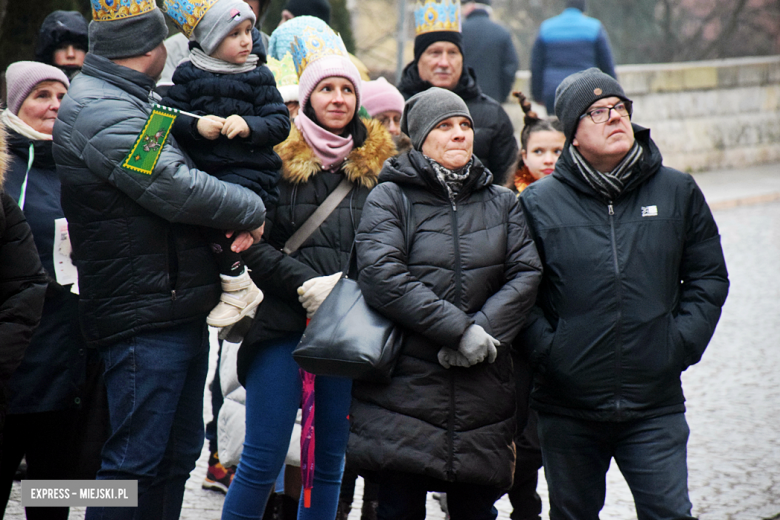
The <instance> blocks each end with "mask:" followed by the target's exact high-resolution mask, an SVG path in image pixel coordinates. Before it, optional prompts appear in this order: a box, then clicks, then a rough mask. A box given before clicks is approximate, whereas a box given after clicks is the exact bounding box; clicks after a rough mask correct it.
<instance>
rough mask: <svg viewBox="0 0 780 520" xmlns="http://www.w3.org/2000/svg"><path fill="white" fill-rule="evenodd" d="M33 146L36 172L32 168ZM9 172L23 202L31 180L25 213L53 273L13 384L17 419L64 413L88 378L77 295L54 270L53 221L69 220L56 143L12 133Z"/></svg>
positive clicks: (12, 190)
mask: <svg viewBox="0 0 780 520" xmlns="http://www.w3.org/2000/svg"><path fill="white" fill-rule="evenodd" d="M31 143H32V145H33V147H32V148H33V161H32V167H31V168H30V170H29V173H28V171H27V166H28V164H29V161H28V159H29V153H30V144H31ZM8 151H9V152H10V157H11V161H10V167H9V170H8V173H7V174H6V177H7V178H6V182H5V186H4V187H5V190H6V193H8V194H9V195H10V196H12V197H13V198H14V199H16V200H18V199H19V195H20V193H21V190H22V185H23V184H24V182H25V177H26V178H27V188H26V191H25V201H24V208H23V210H24V214H25V217H26V218H27V222H28V224H29V225H30V229H31V230H32V232H33V238H34V240H35V245H36V247H37V249H38V255H39V256H40V259H41V263H42V264H43V267H44V269H46V271H47V272H48V274H49V283H48V291H47V293H46V301H45V303H44V306H43V315H42V316H41V323H40V325H39V326H38V330H36V331H35V334H34V335H33V338H32V340H31V341H30V345H29V347H28V348H27V351H26V352H25V354H24V360H23V361H22V363H21V365H19V368H17V369H16V372H14V375H13V377H12V378H11V382H10V384H9V389H10V391H9V394H10V401H9V407H8V412H9V413H12V414H20V413H37V412H48V411H52V410H64V409H66V408H70V407H73V406H74V405H76V404H77V403H78V402H80V394H81V387H82V385H83V384H84V378H85V374H86V367H87V364H86V354H87V352H86V347H87V345H86V343H85V342H84V338H83V337H82V335H81V331H80V330H79V321H78V320H79V317H78V304H79V298H78V296H77V295H75V294H73V293H72V292H70V288H71V287H70V286H67V287H63V286H61V285H59V284H58V283H57V282H56V280H55V277H56V274H55V271H54V259H53V250H54V221H55V219H58V218H62V217H64V216H65V215H64V214H63V212H62V207H61V206H60V180H59V178H58V177H57V171H56V169H55V166H54V158H53V157H52V142H51V141H30V139H28V138H26V137H24V136H22V135H20V134H18V133H16V132H14V131H13V130H9V131H8Z"/></svg>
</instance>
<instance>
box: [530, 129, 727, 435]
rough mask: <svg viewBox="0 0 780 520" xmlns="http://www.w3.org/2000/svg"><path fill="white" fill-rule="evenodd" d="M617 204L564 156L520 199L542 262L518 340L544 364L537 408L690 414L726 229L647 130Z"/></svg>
mask: <svg viewBox="0 0 780 520" xmlns="http://www.w3.org/2000/svg"><path fill="white" fill-rule="evenodd" d="M634 133H635V136H636V139H637V142H639V144H640V145H641V146H642V148H643V150H644V153H643V155H642V158H641V159H640V162H639V163H638V164H637V166H635V169H634V172H633V174H632V176H631V180H630V181H629V183H628V184H627V186H626V188H625V189H624V191H623V192H622V194H621V195H620V196H619V197H618V198H617V199H616V200H614V201H612V202H611V203H610V201H607V200H604V199H602V198H601V197H600V196H599V195H598V194H597V193H596V192H595V191H594V190H593V189H592V188H591V187H590V185H589V184H588V183H587V182H586V181H585V179H584V178H583V177H582V175H581V174H580V173H579V171H578V169H577V167H576V166H575V165H574V163H573V159H572V157H571V153H570V152H569V151H568V149H566V150H565V151H564V153H563V155H562V156H561V158H560V159H559V160H558V162H557V164H556V165H555V172H554V173H553V174H552V175H551V176H549V177H546V178H544V179H542V180H540V181H537V182H534V183H533V184H531V185H530V186H529V187H528V188H526V189H525V190H524V191H523V193H522V194H521V196H520V201H521V204H522V205H523V208H524V209H525V214H526V217H527V218H528V225H529V227H530V229H531V232H532V233H533V235H534V240H535V241H536V246H537V248H538V249H539V255H540V256H541V258H542V262H543V264H544V278H543V280H542V285H541V287H540V288H539V299H538V302H537V305H538V307H536V308H535V309H534V311H533V312H532V317H533V318H532V319H531V320H529V326H528V328H527V329H526V330H524V331H523V333H522V334H521V336H520V338H519V340H520V344H522V345H524V346H525V347H526V348H527V349H528V350H529V352H530V354H531V359H532V361H533V363H534V364H535V368H536V372H535V374H536V375H535V385H534V390H533V393H532V396H531V399H532V406H533V407H534V408H536V409H538V410H540V411H544V412H548V413H555V414H561V415H568V416H572V417H577V418H581V419H588V420H597V421H626V420H633V419H641V418H648V417H654V416H659V415H664V414H668V413H675V412H682V411H684V410H685V405H684V403H685V398H684V397H683V392H682V386H681V384H680V373H681V372H682V371H683V370H685V369H686V368H687V367H688V366H689V365H691V364H693V363H696V362H698V361H699V359H700V358H701V356H702V354H703V353H704V349H705V348H706V347H707V343H709V341H710V338H711V337H712V334H713V332H714V330H715V325H716V324H717V323H718V319H719V318H720V312H721V307H722V306H723V303H724V302H725V300H726V294H727V293H728V287H729V281H728V274H727V272H726V263H725V260H724V258H723V251H722V250H721V246H720V236H719V235H718V228H717V226H716V225H715V221H714V220H713V218H712V214H711V213H710V210H709V207H708V206H707V203H706V201H705V200H704V196H703V195H702V192H701V190H700V189H699V188H698V186H696V182H695V181H694V180H693V178H692V177H691V176H690V175H687V174H684V173H681V172H678V171H676V170H673V169H671V168H667V167H665V166H663V164H662V157H661V153H660V152H659V151H658V148H657V147H656V146H655V143H653V141H652V140H651V139H650V132H649V130H646V129H643V128H641V127H639V126H637V125H634Z"/></svg>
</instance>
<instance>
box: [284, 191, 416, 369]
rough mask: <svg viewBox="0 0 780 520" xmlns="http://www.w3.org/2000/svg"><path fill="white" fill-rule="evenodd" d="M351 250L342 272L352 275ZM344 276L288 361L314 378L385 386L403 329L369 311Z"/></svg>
mask: <svg viewBox="0 0 780 520" xmlns="http://www.w3.org/2000/svg"><path fill="white" fill-rule="evenodd" d="M402 197H403V199H404V204H405V205H406V209H407V211H406V242H407V251H409V247H410V245H411V238H412V234H413V229H412V226H411V218H412V215H411V203H410V202H409V200H408V199H407V198H406V195H404V194H403V192H402ZM356 272H357V269H356V252H355V245H354V244H353V246H352V252H351V254H350V266H349V268H348V270H347V273H356ZM347 273H344V274H343V275H342V277H341V279H340V280H339V281H338V282H336V285H335V286H334V287H333V290H332V291H331V292H330V294H329V295H328V297H327V298H325V300H324V301H323V302H322V304H321V305H320V307H319V309H317V312H315V313H314V316H313V317H312V318H311V320H310V321H309V325H308V326H307V327H306V330H305V331H304V333H303V337H302V338H301V341H300V343H299V344H298V346H297V347H296V348H295V350H294V351H293V358H294V359H295V361H297V362H298V365H300V367H301V368H303V369H304V370H306V371H307V372H310V373H312V374H315V375H324V376H338V377H348V378H350V379H358V380H361V381H371V382H375V383H387V382H390V378H391V376H392V373H393V368H395V363H396V361H397V360H398V355H399V354H400V352H401V348H402V346H403V340H404V333H403V329H402V328H401V327H399V326H397V325H396V324H395V323H393V321H392V320H390V319H389V318H386V317H385V316H383V315H382V314H380V313H379V312H378V311H376V310H374V309H373V308H371V307H370V306H369V305H368V303H366V301H365V299H364V298H363V294H362V293H361V291H360V287H358V284H357V281H356V280H353V279H352V278H350V277H349V276H348V274H347Z"/></svg>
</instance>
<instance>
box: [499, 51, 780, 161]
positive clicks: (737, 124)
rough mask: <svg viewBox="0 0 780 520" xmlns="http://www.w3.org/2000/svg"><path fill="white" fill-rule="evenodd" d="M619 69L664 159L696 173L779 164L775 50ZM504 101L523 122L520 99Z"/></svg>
mask: <svg viewBox="0 0 780 520" xmlns="http://www.w3.org/2000/svg"><path fill="white" fill-rule="evenodd" d="M617 73H618V79H619V81H620V83H621V84H622V85H623V88H624V89H625V91H626V94H627V95H628V97H630V98H631V99H632V100H633V101H634V117H633V120H634V122H636V123H637V124H639V125H642V126H647V127H649V128H650V129H651V130H652V136H653V139H654V140H655V142H656V143H657V144H658V146H659V147H660V149H661V152H662V153H663V155H664V162H665V164H666V165H668V166H671V167H674V168H678V169H680V170H683V171H688V172H696V171H702V170H709V169H722V168H739V167H741V166H750V165H755V164H765V163H774V162H778V163H780V56H769V57H760V58H736V59H729V60H712V61H698V62H685V63H658V64H650V65H623V66H618V67H617ZM529 80H530V73H529V71H519V72H518V73H517V81H516V83H515V87H516V89H519V90H522V91H523V92H526V93H530V82H529ZM504 106H505V107H506V108H507V111H508V112H509V113H510V116H511V117H512V121H513V123H514V125H515V128H516V129H518V130H519V129H520V128H522V124H523V123H522V110H520V108H519V106H518V105H517V104H516V103H514V104H513V103H509V102H508V103H506V104H505V105H504ZM535 107H536V108H538V109H539V110H540V113H544V108H542V107H540V106H536V105H535Z"/></svg>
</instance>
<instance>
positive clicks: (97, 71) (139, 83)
mask: <svg viewBox="0 0 780 520" xmlns="http://www.w3.org/2000/svg"><path fill="white" fill-rule="evenodd" d="M81 73H82V74H84V75H86V76H92V77H95V78H98V79H101V80H103V81H105V82H107V83H110V84H112V85H114V86H116V87H118V88H120V89H122V90H124V91H125V92H127V93H129V94H132V95H133V96H135V97H137V98H140V99H142V100H144V101H147V100H148V99H149V93H150V92H151V91H152V89H154V79H153V78H151V77H149V76H147V75H146V74H144V73H142V72H138V71H137V70H133V69H130V68H127V67H123V66H121V65H117V64H116V63H114V62H113V61H111V60H109V59H108V58H104V57H103V56H98V55H96V54H92V53H91V52H89V53H87V57H86V58H84V66H83V67H82V69H81Z"/></svg>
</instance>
